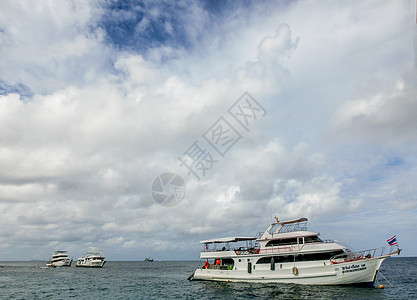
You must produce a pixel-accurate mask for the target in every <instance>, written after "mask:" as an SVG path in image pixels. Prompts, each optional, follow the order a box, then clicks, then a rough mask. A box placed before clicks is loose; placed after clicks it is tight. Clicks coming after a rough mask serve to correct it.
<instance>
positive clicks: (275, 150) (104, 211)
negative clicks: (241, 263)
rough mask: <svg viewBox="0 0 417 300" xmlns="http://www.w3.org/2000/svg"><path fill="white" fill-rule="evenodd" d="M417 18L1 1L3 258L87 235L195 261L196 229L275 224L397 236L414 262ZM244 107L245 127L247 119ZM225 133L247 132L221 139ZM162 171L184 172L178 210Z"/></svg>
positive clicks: (357, 6) (380, 241) (311, 8)
mask: <svg viewBox="0 0 417 300" xmlns="http://www.w3.org/2000/svg"><path fill="white" fill-rule="evenodd" d="M415 12H416V8H415V1H413V0H405V1H394V0H392V1H380V0H378V1H264V2H262V3H261V2H252V1H224V2H223V1H222V2H220V1H211V2H209V1H207V2H205V1H182V2H179V3H176V2H175V3H170V2H167V1H165V2H160V1H149V2H144V3H142V2H138V1H115V0H114V1H112V0H107V1H104V0H103V1H30V0H27V1H15V0H6V1H1V2H0V260H28V259H41V260H46V259H47V258H48V257H49V256H50V254H51V252H52V251H54V250H58V249H67V250H68V251H69V252H70V254H71V255H72V256H74V257H75V258H76V257H77V256H78V255H81V254H82V253H83V252H84V251H85V250H86V249H87V248H88V247H90V246H97V247H99V248H101V249H103V251H104V252H105V254H106V257H107V258H108V259H109V260H143V258H144V257H146V256H153V257H154V258H156V259H170V260H183V259H198V257H199V251H200V250H201V249H200V245H199V244H198V242H199V241H200V240H203V239H209V238H215V237H224V236H232V235H254V234H255V233H257V232H259V231H263V230H265V228H266V227H267V226H268V225H269V223H270V222H271V221H272V217H273V216H274V215H277V216H278V217H279V218H280V219H289V218H297V217H308V218H309V219H310V223H309V224H310V229H312V230H314V231H317V232H320V233H321V234H322V237H324V238H335V239H337V240H341V241H344V242H346V243H347V244H349V245H351V246H352V247H353V248H354V249H355V250H361V249H368V248H375V247H379V246H385V245H387V244H386V240H387V239H388V238H390V237H391V236H392V235H394V234H396V235H397V237H398V241H399V244H400V246H401V247H402V248H403V249H404V252H403V253H404V255H407V256H416V255H417V243H416V235H417V229H416V228H417V201H416V200H417V199H416V198H417V184H416V182H417V179H416V178H417V156H416V151H417V86H416V79H417V76H416V72H417V68H416V66H417V64H416V62H415V59H416V52H417V50H416V49H417V47H416V46H415V45H416V42H417V34H416V32H417V28H416V26H417V25H416V15H415ZM245 92H247V93H248V94H245V95H244V93H245ZM242 95H244V97H243V98H240V97H241V96H242ZM248 95H250V96H251V97H252V98H251V97H249V96H248ZM239 99H240V102H239V101H238V100H239ZM245 99H246V100H247V99H249V103H251V104H252V105H254V106H253V107H254V110H252V111H251V112H252V114H250V116H248V117H246V121H248V123H247V124H246V125H247V126H246V127H244V126H242V124H241V123H239V122H238V118H235V117H237V116H238V114H233V112H236V110H235V111H233V109H238V108H239V107H240V108H242V107H243V108H244V107H246V109H247V108H248V107H249V106H248V102H246V106H242V105H241V104H242V102H241V101H246V100H245ZM253 100H255V101H256V102H254V101H253ZM237 101H238V102H237ZM251 101H252V102H251ZM255 108H256V109H257V110H256V109H255ZM244 109H245V108H244ZM246 114H247V115H249V111H247V110H246ZM240 116H241V117H242V116H243V115H242V114H241V115H240ZM241 121H242V119H241ZM219 122H223V123H219ZM219 124H220V125H222V124H223V125H225V124H228V126H230V128H229V133H233V134H234V138H233V136H231V135H229V136H228V137H227V136H226V135H223V136H219V135H217V140H216V141H214V140H211V142H212V143H210V138H212V139H213V138H215V137H216V136H215V134H214V133H213V132H214V131H213V130H214V129H216V128H217V129H219V128H220V129H221V128H223V129H225V128H226V127H225V126H223V127H221V126H220V125H219ZM219 126H220V127H219ZM213 141H214V143H215V142H219V141H220V142H222V144H221V145H220V144H219V143H217V144H215V145H214V146H216V145H220V146H219V147H223V148H222V149H220V151H219V152H218V151H217V150H219V149H217V150H216V149H214V148H215V147H214V146H213ZM193 145H194V150H195V149H197V148H196V146H198V147H199V148H198V149H200V150H201V151H204V156H203V158H204V159H203V160H200V161H199V162H198V161H197V160H195V161H192V160H191V159H192V156H191V155H188V154H190V153H191V149H193ZM226 150H227V151H226ZM194 154H195V152H194ZM194 158H195V157H194ZM200 158H201V157H200ZM179 159H184V161H185V162H186V163H188V164H190V163H191V162H194V164H191V167H190V168H191V169H192V167H194V169H192V170H194V171H195V174H197V175H199V178H197V177H196V176H195V175H194V174H193V173H191V172H189V169H188V168H187V167H186V164H182V163H181V161H180V160H179ZM204 163H205V165H206V166H207V165H208V166H209V168H207V170H205V171H204V172H203V170H202V169H198V164H200V165H201V164H204ZM163 173H175V174H178V176H179V177H181V178H182V179H183V180H184V182H185V187H186V195H185V197H184V198H183V199H182V201H181V202H180V203H179V204H178V205H176V206H173V207H164V206H161V205H159V204H158V203H157V202H155V200H154V198H153V196H152V193H151V189H152V184H153V182H154V180H155V178H157V177H158V176H159V175H160V174H163ZM167 188H168V186H167ZM171 188H172V187H171Z"/></svg>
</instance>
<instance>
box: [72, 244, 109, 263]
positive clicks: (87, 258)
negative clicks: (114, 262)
mask: <svg viewBox="0 0 417 300" xmlns="http://www.w3.org/2000/svg"><path fill="white" fill-rule="evenodd" d="M104 258H105V257H104V256H103V253H101V252H100V250H98V249H97V248H90V249H89V251H88V252H87V253H86V254H85V255H83V256H82V257H80V258H79V259H78V260H77V263H76V264H75V266H76V267H89V268H102V267H103V266H104V264H105V263H106V261H105V260H104Z"/></svg>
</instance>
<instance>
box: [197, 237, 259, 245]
mask: <svg viewBox="0 0 417 300" xmlns="http://www.w3.org/2000/svg"><path fill="white" fill-rule="evenodd" d="M253 240H256V237H225V238H217V239H211V240H205V241H200V244H214V243H232V242H240V241H253Z"/></svg>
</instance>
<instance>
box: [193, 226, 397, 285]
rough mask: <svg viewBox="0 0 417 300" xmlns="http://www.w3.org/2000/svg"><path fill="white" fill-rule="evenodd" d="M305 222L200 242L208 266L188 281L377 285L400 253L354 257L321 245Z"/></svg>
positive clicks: (335, 247) (373, 251) (378, 251)
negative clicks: (384, 269) (388, 263)
mask: <svg viewBox="0 0 417 300" xmlns="http://www.w3.org/2000/svg"><path fill="white" fill-rule="evenodd" d="M307 221H308V220H307V219H306V218H300V219H297V220H291V221H285V222H279V221H278V219H276V222H274V223H272V224H271V226H269V228H268V229H267V230H266V231H265V232H264V233H263V234H262V233H259V234H258V235H257V237H231V238H219V239H212V240H206V241H201V242H200V243H201V244H204V249H203V251H202V252H201V254H200V258H201V259H203V260H205V263H204V266H203V267H201V268H198V269H197V270H195V272H194V274H192V275H191V276H190V277H189V279H190V280H213V281H230V282H239V281H242V282H267V283H270V282H276V283H297V284H311V285H344V284H358V285H364V286H373V284H374V281H375V278H376V274H377V272H378V270H379V267H380V266H381V264H382V262H383V261H384V260H385V259H386V258H388V257H390V256H392V255H398V254H399V253H400V251H401V249H399V248H398V245H396V247H395V248H394V247H393V246H391V247H381V248H377V249H371V250H365V251H361V252H354V251H353V250H351V249H350V248H348V247H345V246H342V245H341V244H339V242H335V241H327V240H326V241H323V240H321V239H320V238H319V233H315V232H311V231H308V230H307ZM239 245H241V247H239ZM394 250H395V251H394Z"/></svg>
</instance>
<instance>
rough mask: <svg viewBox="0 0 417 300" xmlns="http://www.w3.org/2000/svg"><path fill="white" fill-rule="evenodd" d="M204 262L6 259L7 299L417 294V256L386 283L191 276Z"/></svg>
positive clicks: (0, 285)
mask: <svg viewBox="0 0 417 300" xmlns="http://www.w3.org/2000/svg"><path fill="white" fill-rule="evenodd" d="M200 264H201V263H200V262H190V261H187V262H108V263H107V264H106V267H105V268H103V269H88V268H75V267H69V268H64V267H63V268H55V269H54V268H49V269H42V268H41V267H43V266H44V263H43V262H0V298H1V299H69V298H80V299H250V298H260V299H311V298H320V299H342V298H343V299H417V275H416V274H417V258H407V257H403V258H390V259H388V260H386V261H385V262H384V263H383V265H382V268H381V272H382V273H383V274H384V275H385V277H387V279H388V280H389V281H390V282H391V283H392V284H393V285H394V288H391V287H389V284H388V283H386V282H385V281H383V280H382V277H379V278H381V279H380V280H379V281H380V283H382V284H383V285H384V286H385V287H386V288H385V289H378V288H361V287H351V286H335V287H332V286H304V285H295V284H255V283H217V282H202V281H188V280H187V278H188V276H189V275H190V274H191V273H192V272H193V271H194V269H195V268H196V267H198V266H200Z"/></svg>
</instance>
